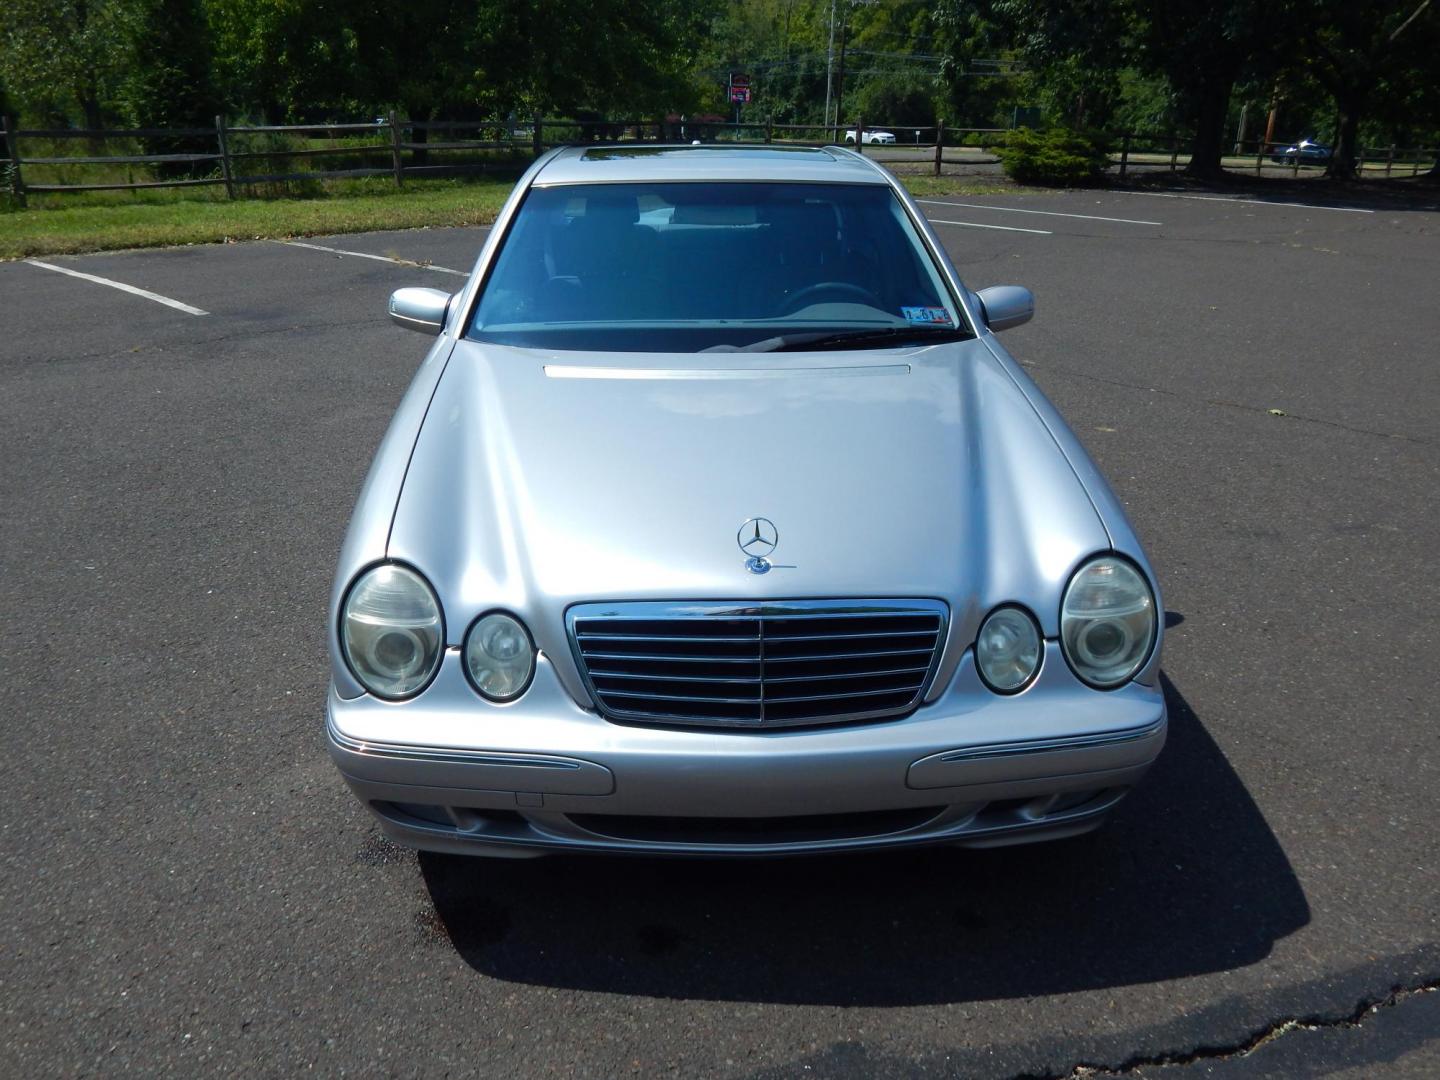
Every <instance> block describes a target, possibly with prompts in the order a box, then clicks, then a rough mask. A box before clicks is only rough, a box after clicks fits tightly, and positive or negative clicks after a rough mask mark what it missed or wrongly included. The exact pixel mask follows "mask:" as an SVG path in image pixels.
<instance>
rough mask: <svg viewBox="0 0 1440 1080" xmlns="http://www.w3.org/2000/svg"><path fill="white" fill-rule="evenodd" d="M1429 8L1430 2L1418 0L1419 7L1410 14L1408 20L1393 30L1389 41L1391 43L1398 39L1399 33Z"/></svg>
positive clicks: (1428, 0)
mask: <svg viewBox="0 0 1440 1080" xmlns="http://www.w3.org/2000/svg"><path fill="white" fill-rule="evenodd" d="M1429 6H1430V0H1420V6H1419V7H1417V8H1416V9H1415V10H1414V11H1412V12H1411V13H1410V17H1409V18H1408V19H1406V20H1405V21H1404V22H1403V23H1401V24H1400V25H1399V26H1397V27H1396V28H1395V32H1394V33H1392V34H1391V35H1390V41H1391V42H1393V41H1394V40H1395V39H1396V38H1397V37H1399V36H1400V34H1401V32H1402V31H1403V30H1404V29H1405V28H1406V27H1407V26H1409V25H1410V24H1411V23H1412V22H1414V21H1415V20H1416V19H1418V18H1419V17H1420V14H1421V12H1423V11H1424V10H1425V9H1426V8H1427V7H1429Z"/></svg>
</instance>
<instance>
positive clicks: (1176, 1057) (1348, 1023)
mask: <svg viewBox="0 0 1440 1080" xmlns="http://www.w3.org/2000/svg"><path fill="white" fill-rule="evenodd" d="M1436 990H1440V979H1432V980H1430V981H1429V982H1424V983H1420V984H1419V985H1416V986H1409V987H1402V986H1397V987H1394V988H1392V989H1391V991H1390V992H1389V993H1388V994H1386V995H1385V996H1384V997H1382V998H1370V999H1362V1000H1361V1001H1360V1002H1359V1003H1358V1004H1357V1005H1356V1006H1355V1008H1354V1010H1353V1011H1351V1012H1350V1013H1349V1014H1347V1015H1344V1016H1337V1017H1320V1016H1308V1017H1302V1016H1292V1017H1287V1018H1285V1019H1283V1020H1277V1021H1275V1022H1274V1023H1273V1024H1270V1025H1269V1026H1267V1027H1265V1028H1263V1029H1262V1030H1260V1031H1258V1032H1256V1033H1254V1034H1252V1035H1251V1036H1250V1037H1249V1038H1247V1039H1244V1040H1242V1041H1240V1042H1237V1043H1233V1044H1230V1045H1228V1046H1201V1047H1196V1048H1195V1049H1194V1050H1188V1051H1180V1052H1176V1053H1170V1054H1156V1055H1152V1056H1142V1057H1133V1058H1131V1059H1129V1060H1128V1061H1126V1062H1124V1063H1122V1064H1120V1065H1117V1066H1113V1067H1112V1066H1105V1065H1086V1064H1083V1063H1081V1064H1077V1065H1076V1066H1075V1067H1074V1068H1072V1069H1071V1070H1070V1071H1069V1072H1065V1073H1020V1074H1017V1075H1016V1076H1014V1077H1012V1080H1104V1078H1105V1077H1112V1076H1113V1077H1124V1076H1134V1075H1136V1074H1137V1073H1139V1072H1140V1070H1142V1069H1161V1068H1172V1067H1177V1066H1178V1067H1181V1068H1184V1067H1186V1066H1190V1065H1198V1064H1200V1063H1201V1062H1206V1061H1216V1060H1227V1059H1230V1058H1240V1057H1246V1056H1248V1055H1250V1054H1253V1053H1254V1052H1255V1051H1257V1050H1259V1049H1260V1048H1261V1047H1264V1046H1268V1045H1270V1044H1271V1043H1273V1042H1275V1041H1277V1040H1279V1039H1283V1038H1285V1037H1286V1036H1287V1035H1291V1034H1293V1033H1294V1032H1297V1031H1319V1030H1322V1029H1326V1028H1357V1027H1360V1026H1361V1025H1363V1024H1364V1023H1365V1022H1366V1021H1367V1020H1369V1019H1370V1017H1372V1016H1374V1015H1375V1014H1376V1013H1378V1012H1380V1011H1382V1010H1384V1009H1392V1008H1394V1007H1395V1006H1396V1005H1399V1004H1401V1003H1402V1002H1405V1001H1408V1000H1410V999H1411V998H1415V997H1418V996H1420V995H1421V994H1430V993H1434V992H1435V991H1436Z"/></svg>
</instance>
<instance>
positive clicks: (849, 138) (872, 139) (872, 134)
mask: <svg viewBox="0 0 1440 1080" xmlns="http://www.w3.org/2000/svg"><path fill="white" fill-rule="evenodd" d="M845 141H846V142H847V143H850V144H852V145H853V144H854V142H855V129H854V128H851V129H850V130H849V131H847V132H845ZM860 142H861V143H862V144H864V145H867V146H868V145H871V144H874V145H877V146H892V145H894V143H895V134H894V132H890V131H868V130H867V131H866V132H865V133H864V135H863V137H862V138H861V139H860Z"/></svg>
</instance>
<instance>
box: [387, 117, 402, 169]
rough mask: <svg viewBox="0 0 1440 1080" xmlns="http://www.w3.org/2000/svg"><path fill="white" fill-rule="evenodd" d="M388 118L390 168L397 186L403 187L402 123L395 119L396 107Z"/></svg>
mask: <svg viewBox="0 0 1440 1080" xmlns="http://www.w3.org/2000/svg"><path fill="white" fill-rule="evenodd" d="M386 119H387V120H389V121H390V169H391V171H392V172H393V173H394V174H395V186H396V187H397V188H398V187H403V186H404V182H405V181H404V173H405V164H404V162H403V161H401V159H400V125H399V124H398V123H396V121H395V110H394V109H391V110H390V114H389V116H387V117H386Z"/></svg>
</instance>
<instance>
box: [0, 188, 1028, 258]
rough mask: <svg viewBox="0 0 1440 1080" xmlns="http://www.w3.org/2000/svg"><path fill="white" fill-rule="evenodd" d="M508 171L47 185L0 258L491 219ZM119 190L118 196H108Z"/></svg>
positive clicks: (17, 219) (9, 224)
mask: <svg viewBox="0 0 1440 1080" xmlns="http://www.w3.org/2000/svg"><path fill="white" fill-rule="evenodd" d="M516 176H518V172H517V173H516V174H515V175H506V176H496V177H494V178H491V177H482V178H479V179H467V180H428V181H425V180H422V181H414V182H407V183H406V185H405V188H404V189H403V190H396V189H395V188H394V187H393V186H391V185H390V184H389V182H388V181H374V182H352V183H348V184H345V185H343V186H340V185H337V186H336V187H335V188H332V189H330V190H328V191H327V193H325V194H322V195H317V196H315V197H310V198H288V199H287V198H275V199H240V200H236V201H234V202H230V201H227V200H225V199H223V198H215V197H213V195H212V196H211V197H200V198H185V197H181V196H179V195H174V194H169V193H152V192H147V193H145V195H146V197H144V198H138V197H135V196H132V195H130V194H129V193H126V192H117V193H106V194H107V195H109V196H110V197H108V198H103V199H102V198H97V197H94V196H86V195H78V196H77V195H70V196H58V195H51V196H45V197H44V198H43V199H41V198H32V200H31V201H32V206H31V208H30V209H27V210H17V211H14V212H11V213H0V259H18V258H25V257H27V256H32V255H36V256H44V255H69V254H77V253H80V252H85V251H106V250H115V249H117V248H138V247H165V246H171V245H176V244H218V243H224V242H227V241H235V240H261V239H267V238H272V237H276V238H279V237H289V236H326V235H333V234H337V233H347V232H369V231H372V230H376V229H414V228H419V227H420V226H422V225H480V224H485V223H488V222H491V221H494V220H495V215H496V214H497V213H499V211H500V207H501V205H502V204H503V203H504V201H505V197H506V196H507V195H508V194H509V193H510V189H511V187H512V186H513V185H514V182H515V177H516ZM901 179H903V180H904V181H905V184H906V186H908V187H909V188H910V190H911V191H913V192H914V193H915V194H916V195H993V194H996V193H998V192H1002V191H1003V192H1014V191H1016V190H1017V189H1016V188H1015V187H1014V186H1013V185H1012V184H1010V183H1009V182H1007V181H1004V180H1000V179H998V178H997V179H995V180H987V179H986V178H984V177H951V176H917V175H903V174H902V176H901ZM116 196H119V197H116Z"/></svg>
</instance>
